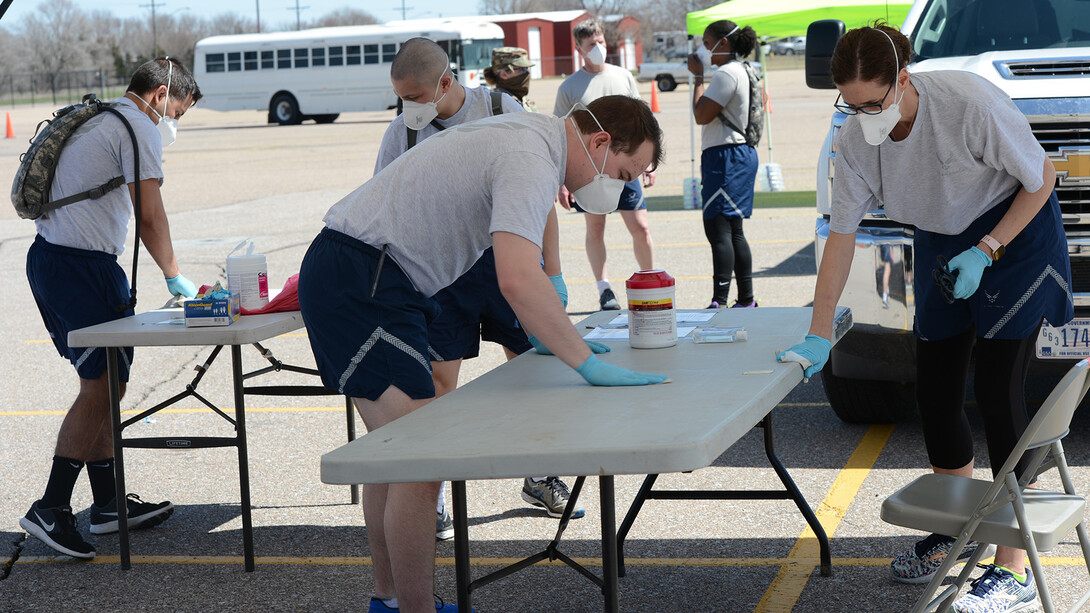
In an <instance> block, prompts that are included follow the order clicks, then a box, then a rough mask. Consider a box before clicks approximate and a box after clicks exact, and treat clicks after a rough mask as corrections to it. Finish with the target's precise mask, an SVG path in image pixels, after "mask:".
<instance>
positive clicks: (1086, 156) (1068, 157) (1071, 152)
mask: <svg viewBox="0 0 1090 613" xmlns="http://www.w3.org/2000/svg"><path fill="white" fill-rule="evenodd" d="M1048 157H1049V159H1051V160H1052V165H1053V166H1055V167H1056V178H1058V179H1059V180H1060V185H1088V184H1090V148H1083V147H1080V148H1063V147H1061V148H1060V150H1059V151H1057V152H1056V153H1053V154H1051V155H1049V156H1048Z"/></svg>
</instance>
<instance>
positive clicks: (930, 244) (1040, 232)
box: [912, 192, 1075, 341]
mask: <svg viewBox="0 0 1090 613" xmlns="http://www.w3.org/2000/svg"><path fill="white" fill-rule="evenodd" d="M1016 194H1017V192H1015V194H1014V195H1011V196H1010V197H1008V198H1007V199H1006V200H1003V201H1002V202H1000V203H999V204H997V205H995V206H994V207H992V208H991V209H990V210H988V211H987V212H986V213H984V214H983V215H981V216H980V217H979V218H977V220H976V221H974V222H973V223H972V224H970V225H969V227H968V228H967V229H966V230H965V231H964V232H962V233H961V234H958V235H956V236H950V235H946V234H937V233H934V232H928V231H926V230H919V229H917V230H916V237H915V241H914V243H913V261H914V262H915V268H916V270H915V273H914V275H913V279H912V287H913V289H914V290H915V292H916V322H915V326H914V328H915V333H916V336H918V337H919V338H920V339H922V340H925V341H941V340H943V339H947V338H951V337H953V336H956V335H958V334H961V333H962V332H965V331H966V330H968V329H969V327H970V326H975V327H976V335H977V336H979V337H982V338H996V339H1004V340H1021V339H1024V338H1027V337H1029V336H1030V335H1031V334H1033V333H1034V332H1035V331H1036V330H1037V326H1039V325H1040V324H1041V319H1042V318H1044V319H1046V320H1048V323H1049V324H1050V325H1053V326H1062V325H1063V324H1065V323H1067V322H1069V321H1071V318H1072V317H1074V316H1075V310H1074V309H1075V307H1074V301H1073V299H1072V296H1071V262H1070V260H1069V259H1068V255H1067V239H1066V238H1065V235H1064V230H1063V221H1062V219H1061V217H1060V203H1059V201H1058V200H1057V199H1056V192H1053V193H1052V195H1051V196H1049V198H1048V201H1047V202H1045V205H1044V207H1042V208H1041V210H1040V211H1039V212H1038V213H1037V215H1036V216H1035V217H1034V218H1033V220H1032V221H1030V222H1029V225H1027V226H1026V228H1025V229H1024V230H1022V231H1021V232H1020V233H1019V234H1018V236H1016V237H1014V240H1012V241H1011V242H1010V244H1009V245H1007V246H1006V252H1005V253H1004V254H1003V256H1002V257H1000V258H999V260H997V261H995V262H992V265H991V266H989V267H987V268H985V269H984V274H983V275H982V276H981V278H980V287H978V288H977V290H976V293H974V294H973V295H972V296H970V297H969V298H968V299H966V300H955V301H954V304H946V301H945V300H944V299H943V297H942V291H941V290H940V289H939V286H938V285H936V284H935V282H934V281H933V280H932V278H931V271H932V270H934V269H935V268H937V267H938V263H937V258H936V256H938V255H942V256H944V257H945V258H946V259H947V260H950V259H952V258H953V257H954V256H956V255H958V254H959V253H961V252H963V251H965V250H966V249H968V248H970V247H974V246H976V245H977V243H979V242H980V239H981V237H983V236H984V235H985V234H987V233H989V232H991V231H992V229H994V228H995V226H996V224H998V223H999V220H1000V219H1002V217H1003V215H1004V214H1005V213H1006V212H1007V210H1008V209H1009V208H1010V206H1011V203H1012V202H1013V201H1014V196H1015V195H1016Z"/></svg>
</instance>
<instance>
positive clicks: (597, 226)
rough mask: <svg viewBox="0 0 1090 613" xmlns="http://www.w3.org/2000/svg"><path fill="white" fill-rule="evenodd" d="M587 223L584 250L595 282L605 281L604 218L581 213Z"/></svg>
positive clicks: (603, 216)
mask: <svg viewBox="0 0 1090 613" xmlns="http://www.w3.org/2000/svg"><path fill="white" fill-rule="evenodd" d="M583 219H584V220H586V222H587V237H586V250H587V261H589V262H590V272H591V274H593V275H594V280H595V281H605V280H606V216H605V215H592V214H591V213H583Z"/></svg>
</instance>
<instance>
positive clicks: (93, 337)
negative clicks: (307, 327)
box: [68, 309, 359, 571]
mask: <svg viewBox="0 0 1090 613" xmlns="http://www.w3.org/2000/svg"><path fill="white" fill-rule="evenodd" d="M178 316H179V309H161V310H156V311H148V312H146V313H139V314H137V315H135V316H134V317H126V318H123V319H118V320H115V321H111V322H107V323H104V324H99V325H96V326H90V327H87V328H82V329H79V330H73V331H72V332H69V333H68V345H69V346H70V347H101V348H103V349H105V351H106V373H107V377H108V381H109V385H110V414H111V421H112V423H113V436H114V471H115V473H116V478H117V499H118V501H123V500H125V496H126V491H125V460H124V453H123V449H124V448H125V447H134V448H143V449H202V448H209V447H236V448H238V471H239V489H240V493H241V497H242V543H243V554H244V564H245V568H246V570H247V571H252V570H253V569H254V542H253V525H252V522H251V519H250V475H249V468H248V461H247V448H246V412H245V406H246V405H245V396H246V394H251V395H266V396H324V395H335V394H337V392H335V391H332V390H329V389H327V388H325V387H322V386H320V385H316V386H308V385H280V386H246V385H245V384H244V382H245V381H246V380H247V379H250V378H251V377H256V376H259V375H263V374H265V373H268V372H272V371H282V370H284V371H290V372H298V373H304V374H310V375H317V374H318V373H317V371H316V370H314V369H312V368H303V367H299V366H292V365H289V364H284V363H283V362H281V361H280V360H278V359H276V357H275V356H274V355H273V354H272V352H271V351H269V350H268V349H266V348H265V347H263V346H261V341H264V340H267V339H270V338H273V337H275V336H279V335H281V334H286V333H288V332H292V331H294V330H299V329H300V328H302V327H303V317H302V315H301V314H300V313H299V311H286V312H281V313H266V314H262V315H244V316H242V317H240V318H239V319H238V321H236V322H234V323H232V324H231V325H229V326H214V327H211V326H210V327H197V328H186V327H185V326H184V325H183V324H182V323H179V321H178ZM203 345H210V346H214V347H215V349H213V350H212V352H211V353H210V354H209V356H208V357H207V359H205V361H204V362H203V363H202V364H201V365H200V366H198V367H197V368H196V370H197V375H196V376H195V377H194V378H193V380H192V381H191V382H190V383H189V384H188V385H186V387H185V391H183V392H181V393H179V394H176V395H175V396H173V397H171V398H169V399H167V400H165V401H163V402H161V403H159V404H157V405H156V406H154V407H151V408H149V409H146V410H144V411H141V412H140V413H139V414H138V415H136V416H134V417H131V418H129V419H127V420H124V421H123V420H122V419H121V395H120V389H119V383H118V378H117V377H118V368H117V352H118V349H119V348H120V347H168V346H203ZM243 345H253V346H255V347H256V348H257V349H258V351H259V352H261V356H262V357H263V358H264V359H265V360H266V361H268V362H269V365H268V366H265V367H264V368H261V369H258V370H255V371H253V372H249V373H243V371H242V346H243ZM224 346H230V347H231V373H232V381H233V388H234V390H233V391H234V402H235V416H234V419H232V418H231V417H230V416H228V415H227V414H226V413H225V412H224V411H222V410H221V409H220V408H219V407H217V406H216V405H215V404H214V403H212V402H211V401H209V400H208V399H207V398H205V397H204V396H202V395H201V394H200V393H199V392H198V391H197V386H198V385H199V383H200V381H201V378H202V377H203V376H204V374H205V373H206V372H207V371H208V368H209V367H210V366H211V364H212V362H213V361H215V359H216V357H217V356H218V355H219V353H220V351H221V350H222V349H223V347H224ZM188 397H194V398H196V399H197V400H198V401H200V402H201V403H202V404H204V405H205V406H206V407H208V408H209V409H211V410H212V411H214V412H216V413H217V414H218V415H219V416H220V417H222V418H223V419H225V420H227V421H228V422H229V423H230V424H231V425H232V426H233V427H234V430H235V436H231V437H213V436H168V437H144V438H128V439H125V438H122V430H124V429H125V428H126V427H128V426H129V425H131V424H133V423H136V422H138V421H140V420H141V419H144V418H145V417H147V416H148V415H151V414H153V413H155V412H157V411H159V410H161V409H164V408H166V407H168V406H170V405H172V404H174V403H176V402H178V401H179V400H182V399H183V398H188ZM345 412H346V414H347V427H348V440H349V441H352V440H354V439H355V437H356V431H355V427H356V422H355V419H354V414H353V408H352V404H351V400H349V399H346V400H345ZM358 500H359V493H358V489H357V488H356V487H355V486H354V487H353V488H352V502H353V504H355V503H356V502H358ZM117 514H118V532H119V536H120V541H121V546H120V554H121V568H123V569H126V570H127V569H129V568H130V567H131V562H130V558H129V530H128V523H127V509H126V508H125V505H123V504H118V508H117Z"/></svg>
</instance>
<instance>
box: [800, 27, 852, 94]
mask: <svg viewBox="0 0 1090 613" xmlns="http://www.w3.org/2000/svg"><path fill="white" fill-rule="evenodd" d="M841 36H844V22H843V21H840V20H839V19H822V20H820V21H815V22H813V23H811V24H810V27H808V28H806V86H807V87H809V88H811V89H836V85H834V84H833V77H832V75H831V74H830V73H829V64H830V62H831V61H832V59H833V49H835V48H836V43H837V41H839V40H840V37H841Z"/></svg>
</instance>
